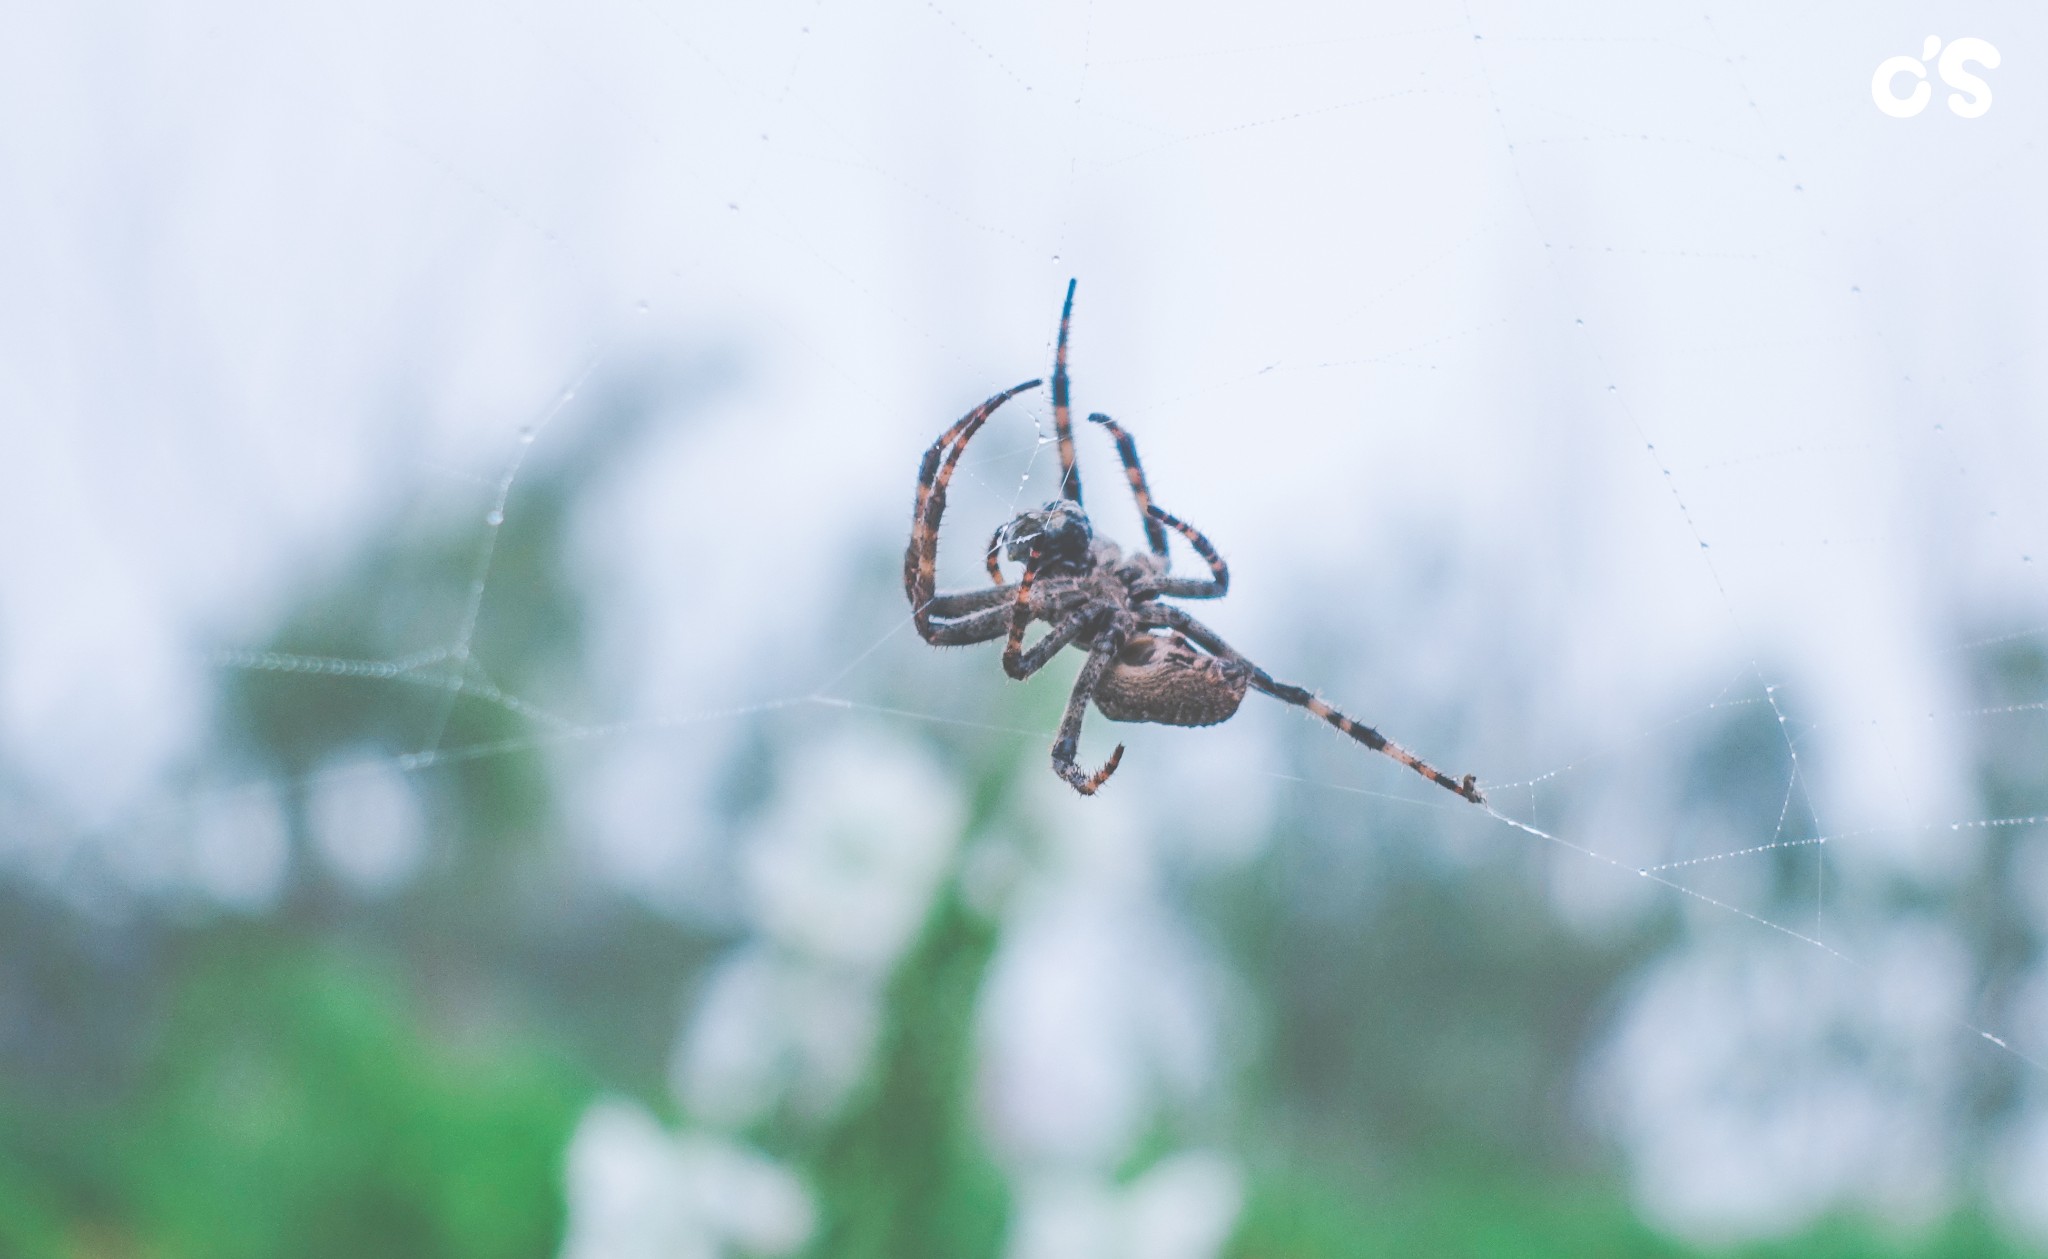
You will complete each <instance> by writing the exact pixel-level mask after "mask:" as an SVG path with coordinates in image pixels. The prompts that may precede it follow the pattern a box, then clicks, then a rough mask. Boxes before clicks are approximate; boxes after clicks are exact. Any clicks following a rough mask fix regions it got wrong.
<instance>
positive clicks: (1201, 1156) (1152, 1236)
mask: <svg viewBox="0 0 2048 1259" xmlns="http://www.w3.org/2000/svg"><path fill="white" fill-rule="evenodd" d="M1243 1202H1244V1188H1243V1177H1242V1176H1241V1175H1240V1173H1239V1171H1238V1168H1237V1164H1236V1163H1234V1162H1233V1161H1231V1160H1230V1159H1229V1158H1228V1157H1226V1156H1224V1155H1222V1154H1218V1153H1215V1152H1213V1151H1207V1150H1192V1151H1187V1152H1183V1153H1180V1154H1176V1155H1173V1156H1172V1157H1170V1158H1167V1159H1165V1160H1163V1161H1161V1162H1160V1163H1158V1164H1157V1165H1155V1166H1154V1167H1152V1168H1151V1169H1150V1170H1149V1171H1147V1172H1146V1173H1145V1174H1144V1175H1143V1176H1140V1177H1139V1178H1138V1179H1137V1180H1136V1181H1134V1182H1132V1183H1131V1184H1129V1185H1127V1186H1124V1187H1122V1188H1119V1187H1118V1186H1116V1185H1114V1184H1111V1183H1110V1182H1109V1181H1107V1180H1106V1179H1103V1178H1100V1177H1093V1176H1077V1175H1067V1174H1058V1173H1055V1174H1050V1175H1038V1176H1028V1177H1025V1178H1024V1179H1023V1180H1022V1181H1021V1182H1019V1184H1018V1186H1017V1205H1016V1216H1015V1220H1016V1223H1015V1226H1014V1228H1013V1229H1012V1231H1011V1234H1010V1245H1009V1256H1008V1259H1214V1256H1215V1255H1217V1254H1218V1253H1220V1252H1221V1251H1222V1249H1223V1246H1224V1243H1226V1242H1228V1241H1229V1240H1230V1231H1231V1227H1232V1225H1234V1224H1235V1223H1236V1221H1237V1213H1238V1210H1239V1209H1240V1208H1241V1207H1242V1206H1243Z"/></svg>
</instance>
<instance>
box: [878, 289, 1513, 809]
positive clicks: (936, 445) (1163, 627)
mask: <svg viewBox="0 0 2048 1259" xmlns="http://www.w3.org/2000/svg"><path fill="white" fill-rule="evenodd" d="M1073 312H1074V285H1073V282H1072V281H1069V282H1068V283H1067V300H1066V305H1065V306H1064V307H1062V309H1061V310H1060V336H1059V348H1058V350H1057V351H1056V352H1055V354H1054V357H1053V371H1052V398H1053V423H1054V427H1055V430H1056V432H1057V434H1058V438H1059V451H1060V491H1061V497H1060V498H1059V499H1057V500H1055V501H1053V502H1050V503H1047V504H1046V505H1045V506H1043V507H1040V508H1036V509H1032V510H1028V511H1023V512H1019V513H1018V514H1017V515H1016V516H1015V517H1013V518H1012V519H1011V520H1010V521H1008V522H1007V523H1006V524H1004V525H1003V526H1002V527H1001V528H999V529H997V530H996V532H995V535H994V536H993V537H991V538H990V539H989V544H988V548H987V551H986V553H985V556H984V559H985V561H986V564H987V567H988V574H989V579H990V582H991V583H992V584H991V585H989V586H986V587H983V588H982V589H980V590H967V591H959V592H954V593H946V594H940V593H938V587H937V568H938V550H939V521H940V519H941V517H942V516H943V515H944V514H945V510H946V487H947V486H948V485H949V484H951V482H952V479H953V469H954V468H955V467H957V466H958V465H959V463H960V456H961V455H962V454H964V453H965V452H966V450H967V443H968V442H969V441H970V440H972V439H973V437H974V434H975V432H976V431H977V430H979V429H980V428H981V426H982V425H983V424H985V423H987V421H988V417H989V416H991V415H993V414H994V413H995V410H996V408H997V407H1000V406H1002V405H1003V403H1005V402H1008V401H1009V400H1010V399H1011V398H1013V397H1015V396H1016V395H1018V394H1020V393H1022V392H1024V391H1025V390H1026V389H1035V388H1037V387H1038V384H1039V382H1038V381H1036V380H1030V381H1026V382H1024V383H1023V384H1021V385H1016V386H1014V387H1012V388H1009V389H1005V390H1004V391H1003V392H1001V393H999V394H997V395H995V396H994V397H992V398H990V399H989V400H988V401H986V402H984V403H982V404H981V405H980V406H978V407H976V408H974V409H973V410H972V411H969V412H968V413H967V414H966V415H964V416H962V417H960V420H959V421H958V422H957V423H955V424H954V425H953V427H951V428H949V429H947V430H946V431H945V432H944V433H942V434H940V436H939V439H938V440H937V441H935V442H933V443H932V445H931V448H930V449H928V450H926V451H925V452H924V464H923V466H922V467H921V468H920V469H919V471H918V476H917V505H916V509H915V512H914V514H913V515H912V518H911V524H910V546H909V549H908V550H906V551H905V552H904V555H903V588H904V591H905V593H907V594H908V595H909V596H910V607H911V615H912V620H913V622H914V623H915V624H916V626H917V632H918V633H919V634H920V635H922V636H923V638H924V640H925V641H926V642H929V643H933V644H935V645H940V646H945V645H951V644H959V643H985V642H992V641H994V640H995V639H998V638H1006V640H1007V641H1006V643H1005V646H1004V648H1003V671H1004V672H1006V673H1008V674H1009V675H1010V676H1011V677H1013V678H1028V677H1030V676H1031V675H1032V674H1033V673H1036V672H1037V671H1038V670H1039V669H1040V668H1042V667H1043V666H1044V665H1045V663H1046V662H1047V661H1049V660H1051V659H1052V658H1053V657H1054V656H1055V655H1057V654H1058V653H1059V652H1060V650H1061V649H1063V648H1065V647H1067V646H1069V645H1075V646H1080V647H1083V648H1085V649H1086V650H1087V652H1088V662H1087V663H1086V664H1084V665H1082V666H1081V676H1080V677H1079V678H1078V679H1077V680H1076V681H1075V683H1074V691H1073V694H1072V695H1071V696H1070V697H1069V698H1068V700H1067V712H1066V716H1065V718H1064V719H1063V720H1062V721H1061V722H1060V731H1059V735H1058V736H1057V737H1056V738H1055V739H1054V740H1053V745H1052V765H1053V769H1054V771H1055V772H1057V773H1058V774H1059V776H1060V777H1061V778H1063V779H1065V780H1066V781H1067V782H1069V783H1071V784H1072V785H1073V787H1074V789H1075V790H1076V791H1079V792H1080V793H1081V794H1082V795H1092V794H1094V792H1095V790H1096V789H1097V788H1098V787H1100V786H1102V784H1103V782H1104V781H1106V780H1107V779H1108V778H1109V776H1110V775H1111V774H1113V773H1115V772H1116V767H1117V762H1118V761H1120V760H1122V759H1123V754H1124V749H1123V745H1122V744H1118V745H1117V748H1116V751H1114V752H1112V753H1111V754H1110V757H1109V760H1108V761H1107V762H1106V763H1105V764H1104V765H1103V766H1102V768H1101V769H1099V770H1097V771H1095V772H1094V773H1093V774H1089V773H1085V772H1083V771H1082V769H1081V768H1080V766H1078V765H1077V764H1075V762H1074V753H1075V750H1076V747H1077V745H1078V743H1079V741H1080V737H1081V720H1082V718H1083V717H1084V716H1085V715H1086V713H1087V709H1088V703H1089V701H1090V700H1093V701H1094V703H1095V707H1096V708H1097V709H1099V710H1100V711H1101V713H1102V715H1103V716H1105V717H1107V718H1109V719H1110V720H1111V721H1149V722H1154V723H1157V724H1160V725H1168V726H1209V725H1214V724H1215V723H1217V722H1219V721H1223V720H1225V719H1227V718H1228V717H1230V716H1231V715H1232V714H1233V713H1235V712H1236V711H1237V709H1238V705H1239V704H1241V703H1243V702H1244V697H1245V692H1246V691H1248V690H1253V689H1256V690H1260V691H1264V692H1265V693H1266V694H1268V695H1271V696H1273V697H1274V698H1275V699H1279V700H1283V701H1285V702H1286V703H1289V704H1295V705H1298V706H1300V707H1302V708H1306V709H1308V710H1309V711H1310V712H1312V713H1314V714H1315V715H1316V716H1318V717H1321V718H1322V719H1323V720H1324V721H1327V722H1328V723H1330V724H1331V725H1333V726H1335V727H1337V729H1339V730H1341V731H1343V732H1344V733H1345V734H1348V735H1350V736H1351V737H1352V738H1354V739H1356V740H1358V741H1359V742H1360V743H1363V744H1365V745H1366V746H1367V747H1369V748H1371V749H1373V750H1374V751H1376V752H1383V753H1385V754H1386V755H1388V756H1390V757H1393V758H1394V759H1395V760H1397V761H1399V762H1401V763H1402V764H1403V765H1406V766H1408V767H1409V768H1410V769H1412V770H1414V771H1415V772H1416V773H1418V774H1421V775H1422V776H1423V777H1425V778H1427V779H1429V780H1430V781H1431V782H1433V783H1436V784H1437V785H1438V786H1440V787H1444V788H1447V789H1448V790H1451V791H1454V792H1456V793H1458V794H1459V795H1461V796H1463V797H1465V798H1466V799H1467V800H1471V801H1473V802H1475V803H1483V802H1484V800H1485V797H1484V796H1483V795H1481V794H1480V791H1479V788H1478V786H1477V784H1476V783H1475V782H1474V781H1473V778H1472V775H1470V774H1467V775H1465V777H1464V778H1462V779H1454V778H1452V777H1450V776H1449V775H1447V774H1444V773H1442V772H1441V771H1439V770H1437V769H1435V768H1433V767H1431V766H1430V765H1428V764H1426V763H1424V762H1423V761H1421V760H1420V759H1418V758H1417V757H1416V756H1415V755H1414V754H1412V753H1410V752H1408V751H1407V750H1406V749H1404V748H1402V747H1400V746H1399V745H1398V744H1394V743H1390V742H1388V741H1387V739H1386V738H1385V737H1383V736H1382V735H1381V734H1380V733H1379V732H1378V731H1377V730H1374V729H1373V728H1372V727H1370V726H1362V725H1360V724H1358V723H1357V722H1355V721H1353V720H1351V718H1349V717H1346V716H1345V715H1344V714H1342V713H1340V712H1338V711H1337V710H1336V709H1334V708H1331V707H1330V706H1329V705H1328V704H1325V703H1323V701H1321V700H1320V699H1317V698H1316V697H1315V696H1314V695H1312V694H1310V693H1309V692H1308V691H1305V690H1303V689H1302V688H1301V687H1298V686H1291V685H1289V684H1287V683H1285V682H1278V681H1275V680H1274V679H1273V678H1272V677H1271V676H1270V675H1269V674H1267V672H1266V671H1265V670H1264V669H1261V668H1259V667H1258V666H1257V665H1255V664H1253V663H1252V662H1251V661H1249V660H1247V659H1245V658H1244V657H1243V656H1242V655H1240V654H1238V653H1237V652H1236V651H1235V650H1233V649H1232V648H1231V647H1230V646H1229V644H1227V643H1225V642H1224V641H1223V640H1222V639H1221V638H1218V637H1217V636H1216V634H1215V632H1214V631H1212V630H1210V629H1209V628H1208V627H1207V626H1205V625H1203V624H1202V623H1201V622H1200V621H1197V620H1196V619H1195V618H1194V617H1192V616H1189V615H1188V614H1187V613H1186V612H1185V611H1183V610H1181V609H1180V608H1178V607H1175V606H1174V605H1172V604H1170V603H1163V602H1161V600H1162V599H1163V598H1178V599H1216V598H1221V597H1222V596H1223V595H1224V594H1225V593H1226V592H1227V591H1228V590H1229V589H1230V569H1229V567H1228V566H1227V565H1226V564H1224V562H1223V557H1222V556H1220V555H1218V554H1217V553H1216V548H1215V547H1213V546H1211V545H1209V540H1208V539H1207V538H1205V537H1203V536H1202V534H1201V532H1200V531H1198V530H1197V529H1196V528H1195V527H1194V526H1193V525H1190V524H1188V523H1186V522H1185V521H1182V520H1179V519H1176V518H1175V517H1174V516H1172V515H1170V514H1169V513H1167V512H1165V511H1162V510H1160V509H1159V508H1158V507H1157V506H1155V505H1154V504H1153V502H1152V494H1151V491H1150V490H1149V489H1148V488H1147V487H1146V484H1145V471H1144V468H1143V467H1142V466H1141V465H1140V464H1139V463H1138V447H1137V444H1136V443H1134V442H1133V441H1132V440H1131V437H1130V434H1128V433H1126V432H1124V430H1123V429H1122V428H1121V427H1119V426H1118V425H1117V423H1116V421H1114V420H1112V419H1110V418H1109V417H1108V416H1106V415H1101V414H1096V415H1091V416H1089V417H1088V418H1089V419H1090V420H1091V421H1093V422H1095V423H1097V424H1100V425H1102V426H1103V427H1104V428H1105V429H1107V430H1108V431H1109V434H1110V436H1111V437H1113V438H1115V440H1116V449H1117V455H1118V457H1119V458H1120V459H1121V460H1122V462H1123V467H1124V476H1125V478H1126V479H1127V480H1128V481H1129V482H1130V486H1131V494H1132V496H1133V497H1134V498H1136V499H1137V500H1138V511H1139V513H1140V514H1141V516H1142V517H1143V518H1144V522H1145V541H1146V544H1147V549H1146V550H1145V551H1143V552H1133V553H1132V554H1130V555H1125V554H1124V553H1123V549H1122V548H1121V547H1119V546H1118V545H1117V544H1116V543H1115V542H1113V541H1111V540H1110V539H1108V538H1104V537H1098V536H1096V534H1095V530H1094V528H1093V526H1092V525H1090V524H1089V521H1088V515H1087V513H1086V512H1085V511H1083V510H1082V507H1081V476H1080V471H1079V469H1078V468H1077V467H1076V466H1075V460H1074V439H1073V426H1072V419H1071V411H1070V408H1069V405H1068V399H1069V396H1070V394H1071V384H1070V382H1069V380H1068V378H1067V326H1068V324H1069V322H1070V321H1071V319H1072V317H1073ZM1167 529H1172V530H1174V531H1175V532H1177V533H1179V534H1180V535H1181V536H1182V537H1184V538H1186V539H1187V540H1188V544H1189V545H1190V546H1192V547H1194V548H1195V553H1196V554H1197V555H1200V556H1201V557H1202V559H1203V560H1204V561H1205V562H1206V563H1207V564H1208V566H1209V575H1208V576H1207V577H1174V576H1171V575H1170V574H1169V572H1168V567H1167V566H1168V553H1167V546H1166V530H1167ZM998 555H1001V556H1004V557H1006V558H1008V559H1009V560H1011V561H1012V562H1014V563H1022V564H1023V565H1024V571H1023V573H1022V575H1021V576H1019V578H1018V579H1017V581H1016V582H1015V583H1011V582H1009V581H1006V580H1005V579H1004V577H1003V571H1002V567H1001V564H1000V563H999V562H998V559H997V557H998ZM1033 621H1043V622H1045V624H1046V625H1047V626H1048V627H1049V630H1048V632H1047V633H1046V635H1045V636H1044V637H1043V638H1040V639H1039V640H1038V641H1037V642H1036V643H1034V644H1032V645H1031V646H1030V647H1029V648H1026V647H1025V646H1024V632H1025V630H1026V629H1028V628H1029V627H1030V625H1031V623H1032V622H1033Z"/></svg>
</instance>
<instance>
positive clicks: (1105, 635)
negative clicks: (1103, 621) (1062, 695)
mask: <svg viewBox="0 0 2048 1259" xmlns="http://www.w3.org/2000/svg"><path fill="white" fill-rule="evenodd" d="M1123 649H1124V633H1123V631H1122V630H1121V629H1119V628H1118V627H1117V626H1116V624H1115V623H1114V622H1112V623H1111V625H1110V626H1109V628H1108V629H1105V630H1104V631H1103V632H1102V633H1100V634H1098V635H1097V636H1096V638H1095V645H1094V646H1093V647H1092V648H1090V649H1089V652H1088V663H1086V664H1084V665H1082V666H1081V676H1080V677H1078V678H1075V679H1074V691H1073V694H1071V695H1069V696H1067V712H1066V715H1065V716H1064V717H1062V718H1061V719H1060V733H1059V737H1058V738H1056V739H1054V740H1053V744H1052V768H1053V772H1054V773H1056V774H1058V775H1059V776H1060V777H1061V778H1064V779H1065V780H1066V781H1067V784H1068V785H1069V786H1071V787H1072V788H1073V789H1074V790H1076V791H1078V792H1080V793H1081V794H1082V795H1084V796H1092V795H1094V794H1095V792H1096V790H1097V789H1098V788H1100V787H1101V786H1102V784H1103V783H1106V782H1108V781H1109V776H1110V775H1111V774H1114V773H1115V772H1116V767H1117V763H1118V762H1119V761H1122V760H1123V759H1124V745H1123V744H1121V743H1119V744H1117V745H1116V750H1115V751H1114V752H1111V753H1110V754H1109V759H1108V760H1107V761H1104V762H1103V764H1102V768H1101V769H1098V770H1096V771H1095V772H1094V773H1093V774H1086V775H1084V774H1083V773H1082V772H1081V767H1080V766H1079V765H1076V764H1075V763H1074V752H1075V750H1076V749H1077V748H1079V746H1080V743H1081V720H1082V718H1084V717H1086V716H1087V715H1088V701H1090V700H1092V699H1094V698H1095V688H1096V687H1097V686H1099V685H1100V684H1101V682H1102V675H1103V674H1104V673H1106V672H1108V670H1109V666H1110V664H1111V663H1112V662H1113V661H1114V660H1115V659H1116V655H1117V653H1118V652H1120V651H1122V650H1123Z"/></svg>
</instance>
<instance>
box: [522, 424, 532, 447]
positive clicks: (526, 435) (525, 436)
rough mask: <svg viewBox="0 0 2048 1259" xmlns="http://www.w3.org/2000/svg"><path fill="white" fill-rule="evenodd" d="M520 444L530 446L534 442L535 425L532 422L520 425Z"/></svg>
mask: <svg viewBox="0 0 2048 1259" xmlns="http://www.w3.org/2000/svg"><path fill="white" fill-rule="evenodd" d="M519 444H520V445H522V446H530V445H532V444H533V426H532V425H531V424H526V425H522V426H520V429H519Z"/></svg>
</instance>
